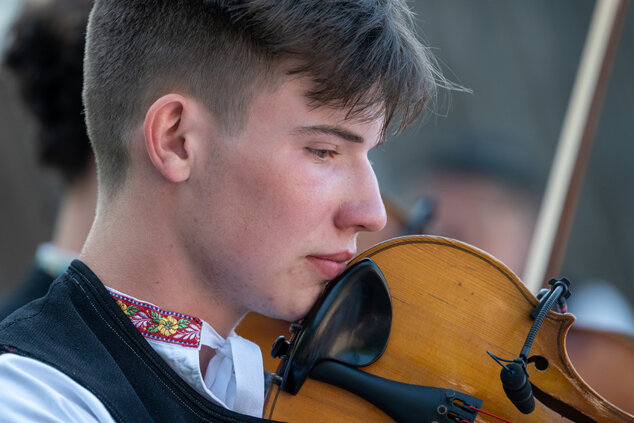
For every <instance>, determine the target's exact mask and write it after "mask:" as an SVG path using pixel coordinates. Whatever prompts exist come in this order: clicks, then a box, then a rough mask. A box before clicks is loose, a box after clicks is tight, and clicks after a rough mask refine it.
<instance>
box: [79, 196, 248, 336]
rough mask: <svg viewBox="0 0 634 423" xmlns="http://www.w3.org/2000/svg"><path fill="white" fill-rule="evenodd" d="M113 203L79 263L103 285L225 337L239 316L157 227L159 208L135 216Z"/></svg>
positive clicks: (179, 246)
mask: <svg viewBox="0 0 634 423" xmlns="http://www.w3.org/2000/svg"><path fill="white" fill-rule="evenodd" d="M115 203H116V205H115V206H113V207H110V208H109V210H108V211H107V212H105V213H104V212H103V211H100V212H98V214H97V217H96V219H95V223H94V225H93V227H92V230H91V232H90V234H89V236H88V239H87V241H86V244H85V246H84V249H83V251H82V254H81V256H80V259H81V260H82V261H83V262H84V263H86V265H88V266H89V267H90V268H91V270H92V271H93V272H94V273H95V274H96V275H97V276H98V277H99V279H100V280H101V281H102V283H103V284H104V285H106V286H108V287H111V288H114V289H116V290H118V291H121V292H123V293H126V294H128V295H131V296H133V297H136V298H139V299H142V300H144V301H148V302H151V303H153V304H156V305H157V306H159V307H161V308H163V309H165V310H170V311H176V312H179V313H183V314H187V315H192V316H195V317H198V318H200V319H203V320H205V321H206V322H207V323H209V324H210V325H212V326H213V327H214V329H215V330H216V331H217V332H218V334H220V335H221V336H223V337H227V336H228V335H229V333H230V332H231V331H232V330H233V328H234V327H235V326H236V325H237V324H238V322H239V320H240V319H241V317H242V316H243V314H244V313H241V312H236V311H235V310H233V309H232V308H231V307H229V306H228V304H227V301H223V300H222V295H221V294H222V293H218V292H216V291H215V289H214V285H213V281H209V280H205V278H204V276H203V275H200V274H199V273H198V272H197V271H196V266H195V265H193V264H192V263H191V262H190V261H189V259H188V255H187V254H186V251H185V248H184V247H185V246H184V245H182V242H181V241H180V240H179V237H178V236H176V235H175V234H174V233H173V231H172V229H171V227H170V225H168V224H165V225H161V224H160V223H159V222H160V221H161V220H162V219H163V216H161V211H160V208H159V207H151V206H150V207H148V210H147V212H145V213H143V212H141V213H140V212H138V211H136V210H131V209H130V208H129V207H126V206H125V204H134V202H131V201H125V199H123V201H116V202H115ZM157 220H158V222H157ZM166 221H167V220H166ZM156 228H164V230H160V231H159V230H157V229H156Z"/></svg>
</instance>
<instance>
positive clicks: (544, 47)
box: [0, 0, 634, 319]
mask: <svg viewBox="0 0 634 423" xmlns="http://www.w3.org/2000/svg"><path fill="white" fill-rule="evenodd" d="M410 4H411V5H412V7H413V9H414V10H415V12H416V21H417V23H418V25H419V28H420V31H419V34H420V36H421V38H422V39H423V40H424V41H425V43H426V44H427V45H429V46H431V49H432V51H433V52H434V54H435V55H436V57H437V59H438V61H439V66H440V68H441V69H442V70H443V72H444V74H445V76H446V77H447V78H448V79H450V80H451V81H452V82H455V83H457V84H460V85H462V86H464V87H466V88H468V89H470V90H472V93H466V92H453V93H449V94H447V93H446V92H442V91H441V93H440V95H439V97H438V101H437V103H436V106H435V108H434V110H433V111H432V113H430V114H429V115H428V117H427V119H426V121H425V122H424V124H418V125H414V126H412V127H410V128H409V129H407V130H406V131H405V132H404V133H403V134H401V135H399V136H397V137H392V139H390V140H389V141H388V143H387V144H386V145H384V146H383V147H381V148H380V149H378V150H377V151H374V152H373V153H372V160H373V162H374V166H375V169H376V172H377V175H378V178H379V181H380V184H381V186H382V191H383V194H384V197H385V199H386V201H387V202H388V203H389V206H390V210H392V213H393V214H392V215H393V216H397V215H398V216H401V218H403V219H405V220H407V218H408V217H409V216H410V215H411V214H412V213H413V211H414V210H415V209H416V207H417V205H418V206H420V204H421V200H423V201H424V202H425V203H424V204H425V205H426V206H428V207H431V209H433V213H432V214H431V217H430V218H429V219H428V220H426V221H425V222H424V223H425V224H424V225H423V227H422V230H423V231H424V232H427V233H437V234H442V235H448V236H451V237H454V238H457V239H461V240H464V241H466V242H469V243H472V244H474V245H475V246H477V247H480V248H482V249H484V250H486V251H488V252H490V253H492V254H493V255H495V256H496V257H498V258H500V259H501V260H502V261H503V262H505V263H506V264H507V265H509V267H511V268H512V269H513V270H514V271H515V272H516V273H518V275H520V276H521V275H522V274H523V272H524V262H525V258H526V251H527V249H528V245H529V243H530V239H531V235H532V231H533V229H534V223H535V219H536V215H537V211H538V208H539V203H540V201H541V196H542V194H543V190H544V187H545V184H546V180H547V176H548V172H549V169H550V165H551V161H552V158H553V154H554V151H555V148H556V143H557V141H558V137H559V134H560V130H561V126H562V121H563V118H564V114H565V112H566V108H567V106H568V100H569V96H570V93H571V89H572V85H573V81H574V78H575V75H576V72H577V66H578V64H579V59H580V55H581V52H582V49H583V45H584V41H585V37H586V34H587V30H588V26H589V23H590V18H591V15H592V12H593V8H594V5H595V2H594V0H558V1H557V2H552V1H550V0H533V1H530V2H527V1H521V0H512V1H511V0H479V1H477V2H473V1H465V0H416V1H410ZM22 5H23V1H22V0H0V49H1V50H2V51H4V49H5V48H6V46H7V45H8V43H9V42H10V36H9V35H8V34H9V33H8V28H9V26H10V24H11V22H12V20H13V19H14V17H15V16H16V14H17V13H18V12H19V11H20V10H21V7H22ZM630 9H631V8H630ZM632 75H634V12H632V10H629V12H628V15H627V17H626V23H625V27H624V30H623V33H622V35H621V40H620V43H619V47H618V52H617V56H616V61H615V64H614V68H613V71H612V76H611V79H610V83H609V88H608V91H607V96H606V99H605V103H604V107H603V111H602V114H601V118H600V121H599V126H598V131H597V135H596V138H595V143H594V147H593V150H592V154H591V158H590V162H589V166H588V170H587V174H586V177H585V183H584V186H583V190H582V194H581V197H580V201H579V206H578V209H577V214H576V218H575V221H574V226H573V229H572V235H571V237H570V240H569V244H568V250H567V253H566V257H565V262H564V266H563V270H562V276H566V277H568V278H569V279H570V280H571V281H572V283H573V289H572V290H573V298H574V292H575V291H578V290H581V291H583V289H582V288H583V287H587V286H593V287H594V286H598V285H599V284H604V283H607V284H608V286H610V287H611V288H609V289H613V290H614V292H616V297H615V298H618V299H617V300H616V301H624V302H625V304H626V305H627V304H628V303H629V304H632V303H634V282H633V279H634V218H633V217H634V188H632V184H633V182H634V169H633V167H632V164H631V163H632V159H633V158H634V143H633V142H632V138H633V135H632V134H634V119H633V117H634V116H633V110H634V84H633V83H632V81H631V79H632ZM0 98H1V99H2V101H1V102H0V128H2V131H1V132H0V234H1V237H0V297H2V296H3V295H4V294H6V293H7V292H9V291H11V290H12V289H14V288H15V287H16V286H17V285H18V284H19V283H20V281H21V279H22V278H23V277H24V274H25V269H27V267H28V266H29V264H30V263H31V262H32V260H33V255H34V251H35V250H36V248H37V246H38V245H39V244H40V243H42V242H44V241H46V240H49V239H50V238H51V233H52V227H53V224H54V222H55V216H56V210H57V206H58V202H59V198H60V195H61V191H62V182H63V181H62V180H61V178H60V176H59V175H57V174H56V173H55V172H53V171H50V170H47V169H45V168H43V167H42V166H40V165H39V163H38V161H37V157H36V156H37V154H36V147H35V141H34V139H35V137H36V134H37V128H36V122H35V120H34V118H33V117H32V116H31V115H30V113H29V112H28V111H27V109H26V108H25V106H24V104H23V103H22V102H21V101H20V98H19V96H18V90H17V88H16V84H15V76H13V75H10V74H9V73H8V72H6V70H5V69H2V70H0ZM401 230H402V228H400V227H395V226H391V227H389V228H388V229H386V231H384V233H383V234H381V235H379V237H378V238H368V239H367V240H364V242H370V243H371V242H373V241H375V240H377V241H378V240H379V238H380V237H381V236H383V237H385V236H392V235H397V234H399V231H401ZM601 286H603V285H601ZM606 289H608V288H606ZM630 318H631V317H630ZM625 319H628V318H627V317H626V318H625Z"/></svg>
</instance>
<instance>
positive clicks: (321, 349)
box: [279, 258, 392, 394]
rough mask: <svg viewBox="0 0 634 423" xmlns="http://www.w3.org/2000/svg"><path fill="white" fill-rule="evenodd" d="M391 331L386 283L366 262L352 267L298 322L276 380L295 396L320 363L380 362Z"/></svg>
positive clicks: (331, 285)
mask: <svg viewBox="0 0 634 423" xmlns="http://www.w3.org/2000/svg"><path fill="white" fill-rule="evenodd" d="M391 327H392V300H391V296H390V292H389V289H388V287H387V283H386V281H385V278H384V277H383V275H382V273H381V271H380V270H379V268H378V267H377V266H376V264H374V262H373V261H372V260H370V259H367V258H366V259H363V260H361V261H359V262H358V263H356V264H355V265H354V266H351V267H350V268H348V269H347V270H346V272H344V273H343V274H342V275H341V276H340V277H338V278H337V279H335V280H333V281H332V282H331V283H330V284H329V285H328V286H327V287H326V289H325V290H324V293H323V294H322V296H321V297H320V298H319V299H318V300H317V302H316V303H315V305H314V306H313V308H312V309H311V310H310V312H309V313H308V315H307V316H306V317H305V318H304V320H303V321H302V322H301V329H300V331H299V333H298V334H297V336H295V338H294V340H293V343H292V344H291V345H290V350H289V352H288V354H286V359H285V360H284V362H283V364H282V366H281V367H280V372H279V375H280V376H282V382H281V388H282V389H283V390H284V391H287V392H290V393H292V394H296V393H297V391H298V390H299V388H300V387H301V386H302V384H303V383H304V381H305V380H306V377H308V375H309V373H310V371H311V370H312V369H313V368H314V367H315V366H316V365H317V364H319V363H320V362H323V361H324V360H332V361H337V362H340V363H344V364H347V365H349V366H354V367H362V366H367V365H369V364H372V363H374V362H375V361H376V360H378V359H379V357H381V355H382V354H383V352H384V351H385V348H386V346H387V342H388V339H389V337H390V329H391Z"/></svg>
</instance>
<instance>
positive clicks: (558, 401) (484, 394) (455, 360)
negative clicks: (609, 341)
mask: <svg viewBox="0 0 634 423" xmlns="http://www.w3.org/2000/svg"><path fill="white" fill-rule="evenodd" d="M364 257H368V258H370V259H371V260H372V261H374V263H375V264H376V265H377V266H378V267H379V269H380V270H381V272H382V273H383V275H384V277H385V280H386V281H387V283H388V286H389V290H390V293H391V297H392V307H393V321H392V330H391V334H390V338H389V343H388V345H387V348H386V350H385V352H384V354H383V355H382V356H381V358H380V359H379V360H378V361H376V362H375V363H374V364H372V365H370V366H367V367H365V368H363V370H364V371H366V372H369V373H371V374H374V375H377V376H380V377H383V378H387V379H391V380H396V381H399V382H404V383H409V384H415V385H425V386H433V387H439V388H443V389H452V390H455V391H458V392H462V393H465V394H468V395H471V396H474V397H476V398H479V399H482V400H483V405H482V409H483V410H486V411H487V412H489V413H492V414H494V415H497V416H500V417H503V418H505V419H507V420H510V421H512V422H516V423H517V422H584V423H589V422H634V418H633V417H632V416H631V415H629V414H627V413H626V412H624V411H622V410H620V409H619V408H617V407H615V406H613V405H612V404H610V403H609V402H607V401H605V400H604V399H603V398H601V397H600V396H599V395H598V394H597V393H596V392H595V391H594V390H593V389H592V388H591V387H590V386H589V385H588V384H587V383H586V382H584V381H583V380H582V379H581V377H579V375H578V374H577V372H576V371H575V369H574V367H573V365H572V363H571V362H570V360H569V358H568V354H567V352H566V348H565V345H566V343H565V338H566V334H567V332H568V329H569V328H570V326H571V325H572V323H573V322H574V317H573V316H572V315H570V314H558V313H555V312H552V311H551V312H549V313H548V315H547V317H546V319H545V320H544V323H543V325H542V327H541V329H540V330H539V332H538V333H537V336H536V338H535V342H534V344H533V347H532V349H531V352H530V357H529V365H528V373H529V375H530V379H529V380H530V382H531V383H532V385H533V394H534V396H535V403H536V406H535V410H534V411H533V412H532V413H531V414H522V413H520V412H519V411H518V410H517V409H516V408H515V406H514V405H513V404H512V403H511V401H510V400H509V399H508V398H507V397H506V395H505V393H504V391H503V389H502V386H501V382H500V369H501V367H500V365H499V364H498V363H496V362H495V361H494V360H493V359H492V358H491V357H489V355H488V354H487V351H491V352H492V353H493V354H495V355H496V356H499V357H502V358H508V359H513V358H515V357H517V356H518V354H519V352H520V350H521V349H522V346H523V345H524V342H525V339H526V336H527V334H528V333H529V330H530V328H531V326H532V323H533V320H532V319H531V318H530V313H531V312H532V311H533V309H534V308H535V306H536V305H537V304H538V301H537V299H536V298H535V297H534V296H533V295H532V294H531V293H530V292H529V291H528V290H527V289H526V288H525V286H524V284H523V283H522V282H521V281H520V280H519V279H518V278H517V277H516V276H515V275H514V274H513V272H511V271H510V270H509V269H508V268H507V267H506V266H504V265H503V264H502V263H500V262H499V261H497V260H496V259H495V258H493V257H491V256H489V255H488V254H486V253H484V252H482V251H480V250H478V249H476V248H474V247H471V246H469V245H467V244H463V243H461V242H458V241H454V240H450V239H446V238H441V237H430V236H410V237H402V238H396V239H392V240H390V241H386V242H384V243H381V244H378V245H376V246H374V247H373V248H371V249H369V250H368V251H366V252H365V253H363V254H362V255H360V256H359V257H357V258H356V259H355V260H354V262H353V263H351V264H354V263H356V262H358V261H359V260H361V259H362V258H364ZM264 417H265V418H270V419H274V420H281V421H288V422H305V421H311V422H380V421H389V420H390V418H389V417H388V416H387V415H385V414H384V413H383V412H382V411H380V410H379V409H377V408H376V407H374V406H373V405H371V404H369V403H368V402H366V401H364V400H362V399H360V398H359V397H357V396H355V395H353V394H351V393H349V392H346V391H344V390H342V389H339V388H336V387H333V386H330V385H327V384H325V383H321V382H317V381H315V380H312V379H307V380H306V382H305V383H304V384H303V386H302V387H301V389H300V391H299V393H298V394H297V395H291V394H288V393H286V392H284V391H281V390H280V389H279V386H278V385H272V386H271V388H270V389H269V392H268V395H267V401H266V406H265V413H264ZM476 421H477V422H497V421H499V420H496V419H494V418H493V417H489V416H487V415H485V414H483V413H480V414H479V415H478V417H477V418H476Z"/></svg>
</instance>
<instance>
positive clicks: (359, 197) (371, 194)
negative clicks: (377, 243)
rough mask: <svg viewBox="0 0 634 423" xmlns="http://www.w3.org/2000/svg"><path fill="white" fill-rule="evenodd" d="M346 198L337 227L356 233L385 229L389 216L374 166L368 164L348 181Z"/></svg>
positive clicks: (338, 217) (340, 210) (336, 220)
mask: <svg viewBox="0 0 634 423" xmlns="http://www.w3.org/2000/svg"><path fill="white" fill-rule="evenodd" d="M345 192H346V196H345V198H344V200H343V202H342V204H341V206H340V208H339V210H338V213H337V217H336V219H335V225H336V226H337V227H338V228H339V229H347V228H353V229H354V231H355V232H360V231H367V232H376V231H380V230H381V229H383V227H385V224H386V222H387V214H386V212H385V205H384V204H383V199H382V198H381V192H380V191H379V183H378V181H377V179H376V175H375V173H374V170H373V169H372V165H371V164H370V163H369V162H367V163H366V164H364V166H362V167H361V168H360V169H359V170H358V172H356V174H355V175H354V176H353V177H351V178H350V180H349V181H348V187H347V189H346V190H345Z"/></svg>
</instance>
